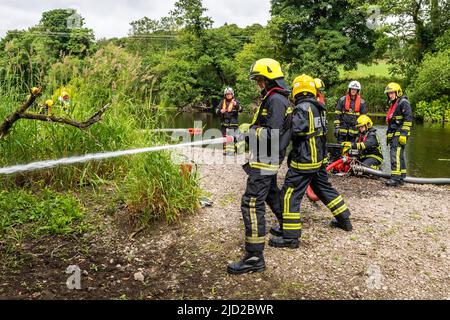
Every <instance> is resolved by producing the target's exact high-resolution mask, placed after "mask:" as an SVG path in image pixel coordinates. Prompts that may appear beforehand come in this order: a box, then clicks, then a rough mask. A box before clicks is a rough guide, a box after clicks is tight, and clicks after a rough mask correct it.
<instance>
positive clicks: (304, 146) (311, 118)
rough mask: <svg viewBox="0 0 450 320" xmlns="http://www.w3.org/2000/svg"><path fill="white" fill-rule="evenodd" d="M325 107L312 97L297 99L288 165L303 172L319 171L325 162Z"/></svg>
mask: <svg viewBox="0 0 450 320" xmlns="http://www.w3.org/2000/svg"><path fill="white" fill-rule="evenodd" d="M327 131H328V129H327V122H326V108H325V106H324V105H323V104H321V103H320V102H318V101H317V100H316V99H313V98H312V97H309V98H303V97H301V98H300V99H298V100H297V106H296V107H295V108H294V112H293V115H292V151H291V153H290V154H289V167H290V168H292V169H296V170H298V171H302V172H305V173H314V172H317V171H319V170H320V169H321V168H322V166H323V165H324V164H325V163H326V162H327V151H326V143H327V140H326V139H327V138H326V134H327Z"/></svg>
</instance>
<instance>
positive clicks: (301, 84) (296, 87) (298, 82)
mask: <svg viewBox="0 0 450 320" xmlns="http://www.w3.org/2000/svg"><path fill="white" fill-rule="evenodd" d="M292 87H293V89H292V96H293V97H294V98H295V97H296V96H297V95H298V94H299V93H303V94H304V95H306V94H307V93H312V94H313V95H314V96H316V95H317V89H316V83H315V81H314V78H312V77H310V76H308V75H306V74H302V75H301V76H298V77H297V78H295V80H294V82H293V83H292Z"/></svg>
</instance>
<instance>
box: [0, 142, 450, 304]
mask: <svg viewBox="0 0 450 320" xmlns="http://www.w3.org/2000/svg"><path fill="white" fill-rule="evenodd" d="M207 152H210V151H207ZM190 157H193V158H197V160H199V159H198V154H197V156H196V155H192V153H190ZM218 157H220V156H218ZM204 160H205V159H204ZM210 160H211V154H207V155H206V160H205V162H209V163H211V162H210ZM216 160H218V159H216ZM218 162H220V161H219V160H218V161H216V164H209V165H207V164H200V165H198V170H199V174H200V175H201V185H202V188H203V189H204V190H205V194H206V195H208V196H209V197H211V199H212V200H213V202H214V205H213V206H212V207H209V208H204V209H201V210H200V211H199V212H198V213H197V214H196V215H193V216H189V217H186V218H185V219H183V221H181V222H180V223H178V224H176V225H172V226H167V225H165V224H158V225H155V226H154V227H153V228H152V230H146V231H144V232H141V233H140V234H138V235H137V236H136V237H135V238H134V239H130V232H129V230H126V228H125V227H124V226H123V225H122V224H120V223H117V221H120V219H118V216H119V218H120V215H121V214H122V213H120V212H118V213H116V214H114V215H111V214H108V213H107V212H106V211H105V210H104V209H102V208H100V207H98V208H96V209H95V210H94V211H93V212H91V215H94V216H97V217H100V218H101V220H100V221H101V222H100V223H99V230H97V232H95V233H92V234H87V235H85V237H84V238H82V239H45V240H44V241H42V240H41V243H31V242H30V243H28V244H27V246H28V248H27V250H25V251H27V252H29V254H28V255H27V257H26V259H25V260H24V264H23V266H22V267H21V268H20V269H19V270H16V271H14V272H13V271H11V270H2V273H1V275H0V298H2V299H8V298H15V299H261V298H263V299H448V298H450V259H449V258H450V253H449V227H450V215H449V203H450V189H449V187H442V186H441V187H438V186H421V185H406V186H404V187H402V188H400V189H388V188H386V187H385V186H384V184H383V183H382V182H381V181H380V180H372V179H367V178H358V177H333V178H332V183H333V185H334V186H335V187H336V188H337V189H338V190H339V191H340V192H341V193H342V194H343V196H344V197H345V199H346V201H347V203H348V206H349V208H350V210H351V212H352V220H353V225H354V229H355V230H354V231H353V232H351V233H345V232H343V231H340V230H334V229H331V228H329V227H328V225H327V223H328V221H329V219H330V213H329V212H328V211H327V209H326V208H325V206H324V205H323V204H321V203H319V204H317V203H311V202H310V201H308V200H305V201H303V203H302V216H303V221H304V230H303V237H302V241H301V247H300V248H299V249H297V250H289V249H282V250H280V249H274V248H270V247H268V246H267V247H266V251H265V257H266V263H267V270H266V271H265V272H264V273H261V274H250V275H244V276H237V277H236V276H230V275H228V274H227V273H226V265H227V263H229V262H231V261H232V260H235V259H239V258H240V257H241V256H242V253H243V252H242V248H243V239H244V234H243V223H242V218H241V213H240V209H239V207H240V199H241V196H242V194H243V191H244V188H245V179H246V177H245V173H244V172H243V171H242V169H241V167H240V164H238V163H233V161H231V160H228V162H229V163H227V164H219V163H218ZM285 172H286V168H285V167H284V168H283V169H282V170H281V172H280V175H279V184H280V186H281V184H282V182H283V177H284V173H285ZM274 222H275V219H274V217H273V215H272V213H271V212H270V210H269V209H268V211H267V223H268V227H270V225H271V224H272V223H274ZM69 265H78V266H79V267H80V269H81V270H82V272H81V290H69V289H67V286H66V284H65V282H66V280H67V278H68V276H69V275H67V274H66V273H65V271H66V268H67V267H68V266H69Z"/></svg>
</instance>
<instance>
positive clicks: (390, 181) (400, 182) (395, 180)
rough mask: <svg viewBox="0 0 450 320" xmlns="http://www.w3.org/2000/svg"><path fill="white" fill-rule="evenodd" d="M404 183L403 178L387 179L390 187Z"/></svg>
mask: <svg viewBox="0 0 450 320" xmlns="http://www.w3.org/2000/svg"><path fill="white" fill-rule="evenodd" d="M403 184H404V182H403V180H400V179H389V180H388V181H386V185H387V186H388V187H400V186H402V185H403Z"/></svg>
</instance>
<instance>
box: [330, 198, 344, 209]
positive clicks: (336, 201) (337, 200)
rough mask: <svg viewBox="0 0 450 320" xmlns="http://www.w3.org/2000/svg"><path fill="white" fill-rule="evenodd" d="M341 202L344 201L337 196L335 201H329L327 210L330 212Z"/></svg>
mask: <svg viewBox="0 0 450 320" xmlns="http://www.w3.org/2000/svg"><path fill="white" fill-rule="evenodd" d="M341 201H344V199H343V198H342V196H339V197H337V198H336V199H334V200H333V201H331V202H330V203H329V204H327V208H328V209H330V210H331V209H332V208H333V207H335V206H336V205H337V204H338V203H339V202H341Z"/></svg>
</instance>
